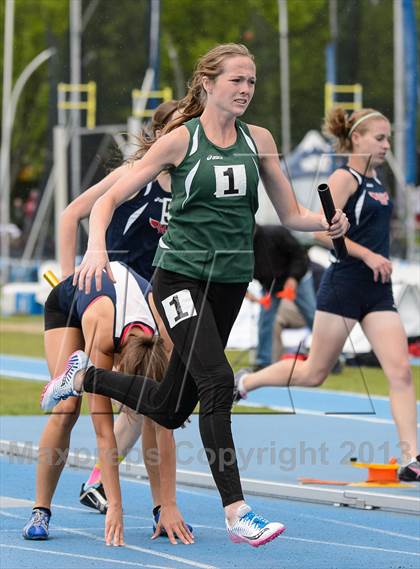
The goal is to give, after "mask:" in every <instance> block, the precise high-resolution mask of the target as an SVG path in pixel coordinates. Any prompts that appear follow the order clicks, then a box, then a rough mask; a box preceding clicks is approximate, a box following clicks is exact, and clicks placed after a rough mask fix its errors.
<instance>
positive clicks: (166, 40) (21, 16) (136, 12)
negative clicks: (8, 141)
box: [0, 0, 420, 177]
mask: <svg viewBox="0 0 420 569" xmlns="http://www.w3.org/2000/svg"><path fill="white" fill-rule="evenodd" d="M415 5H416V7H417V19H418V22H419V24H420V15H419V14H420V0H415ZM82 6H83V11H84V13H86V10H87V8H88V6H90V0H83V2H82ZM4 10H5V3H4V2H2V3H0V28H1V31H2V32H3V29H2V28H3V26H4ZM288 20H289V59H290V87H291V90H290V101H291V124H292V143H293V144H297V143H298V142H299V141H300V139H301V138H302V136H303V135H304V134H305V132H306V131H307V130H308V129H310V128H319V126H320V123H321V119H322V116H323V113H324V82H325V47H326V45H327V42H328V41H329V40H330V31H329V2H328V0H288ZM338 24H339V37H338V78H339V81H340V82H342V83H352V82H361V83H362V84H363V88H364V104H365V105H366V106H373V107H376V108H379V109H380V110H382V111H383V112H384V113H386V114H387V115H388V116H390V118H391V120H392V115H393V85H392V81H393V45H392V41H393V33H392V32H393V0H340V1H339V2H338ZM278 28H279V21H278V2H277V0H263V1H261V0H199V1H197V0H162V2H161V41H160V51H161V53H160V61H161V70H160V79H161V81H160V83H161V85H169V86H172V87H173V88H175V86H176V84H177V83H178V85H179V84H180V86H179V87H178V90H179V92H178V96H181V95H183V94H184V93H185V88H186V82H187V80H188V78H189V77H190V76H191V74H192V70H193V67H194V64H195V61H196V59H197V58H198V57H199V56H200V55H202V54H203V53H204V52H205V51H207V50H208V49H209V48H210V47H212V46H213V45H215V44H217V43H224V42H243V43H245V44H246V45H247V46H248V47H249V48H250V50H251V51H252V52H253V53H254V55H255V59H256V63H257V76H258V81H257V84H258V86H257V90H256V94H255V98H254V101H253V103H252V104H251V106H250V109H249V111H248V112H247V116H246V117H245V120H248V121H249V122H251V123H255V124H260V125H263V126H266V127H267V128H269V129H270V130H271V131H272V132H273V135H274V137H275V139H276V140H277V142H278V144H279V146H280V144H281V137H280V133H281V116H280V105H281V103H280V62H279V33H278ZM419 36H420V34H419ZM148 42H149V0H136V1H134V0H119V2H118V3H114V2H111V1H110V0H100V1H99V3H98V4H97V6H96V9H95V11H94V12H93V14H92V17H91V19H90V21H89V22H88V23H87V25H86V27H85V29H84V30H83V71H82V75H83V79H82V80H83V81H84V82H85V81H89V80H93V81H96V82H97V122H98V124H102V125H103V124H122V123H124V122H125V121H126V119H127V117H128V115H129V114H130V110H131V90H132V89H133V88H135V87H139V86H140V85H141V82H142V79H143V75H144V71H145V69H146V66H147V60H148ZM49 46H55V47H56V48H57V56H55V57H54V58H53V59H52V60H50V61H49V62H48V63H44V64H43V65H42V66H41V67H40V68H39V69H38V70H37V71H36V72H35V73H34V74H33V75H32V77H31V78H30V80H29V82H28V84H27V86H26V87H25V89H24V92H23V94H22V96H21V98H20V101H19V106H18V111H17V116H16V121H15V126H14V131H13V133H14V134H13V151H12V161H13V163H12V175H14V176H15V177H16V175H17V174H18V173H19V172H20V171H21V170H22V168H23V167H24V166H25V165H31V166H32V167H33V168H34V170H35V172H38V173H39V174H40V173H42V174H43V175H44V177H45V175H46V173H47V172H46V170H47V169H48V167H49V165H48V163H47V160H48V158H49V157H50V151H51V144H50V139H51V127H52V126H53V125H54V124H55V123H56V85H57V83H58V82H59V81H68V80H69V0H15V37H14V81H16V79H17V77H18V76H19V74H20V73H21V72H22V70H23V69H24V67H25V66H26V65H27V64H28V63H29V62H30V61H31V60H32V59H33V58H34V57H35V56H36V55H37V54H38V53H40V52H41V51H42V50H44V49H45V48H47V47H49ZM170 48H174V50H175V57H174V55H173V54H172V56H171V57H170V56H169V50H170ZM2 56H3V42H1V45H0V69H1V70H2V65H3V57H2ZM1 88H2V86H1V85H0V89H1ZM175 92H176V93H177V90H175ZM419 123H420V121H419ZM419 128H420V126H419ZM89 138H90V137H89ZM84 145H87V142H84ZM86 148H87V151H85V146H84V153H85V155H86V154H87V155H88V156H87V158H86V161H87V160H88V159H89V154H92V155H93V153H94V152H96V146H95V147H94V148H90V147H87V146H86ZM39 177H41V176H39Z"/></svg>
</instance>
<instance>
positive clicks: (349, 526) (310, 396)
mask: <svg viewBox="0 0 420 569" xmlns="http://www.w3.org/2000/svg"><path fill="white" fill-rule="evenodd" d="M15 360H16V358H15ZM18 360H19V361H17V362H16V361H15V362H12V358H11V359H10V360H7V362H6V363H5V361H4V360H3V363H2V373H4V374H5V375H6V373H5V369H6V368H7V369H8V370H9V371H12V372H13V369H11V368H12V367H13V366H15V368H14V369H15V370H16V366H21V367H20V369H18V370H17V371H16V373H21V374H27V375H28V378H29V377H30V376H31V375H32V376H33V374H36V375H38V376H42V375H43V374H45V376H47V371H46V368H45V367H44V368H43V367H42V366H43V365H44V366H45V364H44V363H43V362H42V361H39V360H32V359H31V358H28V359H22V358H19V359H18ZM12 364H13V366H12ZM8 375H9V374H8ZM39 379H41V377H39ZM40 388H41V386H40ZM250 402H251V403H254V404H270V405H272V406H275V407H281V408H286V409H288V410H289V411H292V410H294V411H295V414H285V415H281V416H279V415H251V416H248V415H239V416H234V417H233V419H232V425H233V430H234V436H235V442H236V447H237V453H238V459H239V460H238V461H239V466H240V468H241V474H242V476H244V477H247V478H256V479H259V480H271V481H278V482H288V483H296V482H297V478H298V477H299V476H308V477H316V478H327V479H331V478H333V479H338V480H340V479H341V480H352V481H361V480H363V479H364V478H365V477H366V473H365V471H362V470H360V469H355V468H351V467H350V466H349V465H348V460H349V458H350V456H357V457H358V458H359V460H363V461H368V462H375V461H377V462H384V461H386V460H387V459H388V458H389V456H390V455H396V456H399V449H398V447H397V446H396V444H395V441H396V432H395V427H394V425H393V421H392V419H391V416H390V411H389V403H388V401H387V399H386V398H373V399H369V398H368V397H367V396H352V395H343V394H337V393H333V392H324V391H322V392H321V391H317V390H306V389H305V390H298V389H294V390H293V391H292V392H288V390H285V389H282V390H281V389H264V390H259V391H256V392H254V393H253V394H252V396H251V397H250ZM332 411H335V412H340V411H341V412H347V413H350V415H328V414H325V413H326V412H327V413H328V412H332ZM354 413H355V414H354ZM357 413H362V414H357ZM364 413H369V414H364ZM0 420H1V423H0V426H1V430H0V437H1V438H2V439H7V440H16V441H23V442H27V443H29V444H33V445H37V444H38V440H39V436H40V434H41V432H42V429H43V427H44V425H45V423H46V420H47V417H45V416H37V417H1V419H0ZM197 423H198V421H197V417H195V416H194V417H193V418H192V423H191V424H190V425H188V427H187V428H186V429H179V430H178V431H177V432H176V440H177V451H178V457H177V458H178V468H181V469H183V470H191V471H200V472H208V471H209V469H208V465H207V461H206V459H205V457H204V455H203V452H202V446H201V441H200V437H199V433H198V424H197ZM95 446H96V443H95V437H94V434H93V430H92V425H91V420H90V417H81V418H80V419H79V421H78V423H77V425H76V427H75V429H74V431H73V434H72V441H71V449H72V451H73V452H78V451H80V450H83V452H85V453H86V452H88V453H92V454H94V453H95ZM129 459H130V460H132V461H135V462H138V461H139V460H140V461H141V457H139V453H138V450H135V451H133V452H132V453H131V454H130V455H129ZM0 474H1V477H0V478H1V487H0V495H1V496H3V498H2V499H1V501H0V513H1V516H0V520H1V531H0V535H1V544H0V545H1V549H0V558H1V564H0V565H1V569H9V568H10V569H15V568H16V567H31V568H33V567H36V568H38V567H43V568H46V569H48V568H49V567H74V566H75V564H78V565H79V566H80V567H81V568H84V567H93V568H95V567H101V569H102V568H105V567H120V566H121V567H123V566H126V567H150V568H152V567H154V568H165V569H167V568H176V569H178V568H181V567H185V568H187V567H200V568H204V567H218V568H223V569H225V568H226V569H230V568H236V567H241V569H244V568H248V567H251V566H254V565H255V567H257V568H258V569H259V568H262V569H274V568H277V567H288V568H289V567H296V568H299V569H306V568H311V569H314V568H316V569H317V568H328V569H330V568H337V569H338V568H340V569H341V568H347V567H348V568H352V569H354V568H358V569H359V568H360V569H364V568H369V569H377V568H378V569H379V568H383V569H388V568H389V569H391V568H392V569H394V568H395V569H397V568H404V569H409V568H418V567H419V566H420V538H419V535H420V519H419V518H418V517H417V518H416V517H414V516H411V515H398V514H394V513H389V512H384V511H365V510H356V509H350V508H334V507H333V506H320V505H314V504H309V503H302V502H296V501H294V502H291V501H287V500H276V499H268V498H261V497H255V496H254V497H250V498H249V501H250V503H251V505H252V506H253V508H254V509H255V510H256V511H258V512H259V513H261V514H262V515H264V516H265V517H267V518H269V519H273V520H280V521H282V522H283V523H285V525H286V527H287V531H286V532H285V534H283V535H282V536H280V537H279V538H278V539H276V540H275V541H273V542H272V543H270V544H268V545H266V546H265V547H263V548H260V549H258V550H254V549H252V548H250V547H248V546H244V545H243V546H238V545H234V544H232V543H231V542H230V541H229V540H228V539H227V537H226V532H225V529H224V520H223V513H222V509H221V505H220V499H219V497H218V495H217V493H216V492H214V491H211V490H200V489H198V490H197V489H188V488H186V487H179V488H178V503H179V506H180V508H181V511H182V513H183V515H184V516H185V518H186V519H187V521H188V522H190V523H191V524H192V525H193V526H194V528H195V535H196V543H195V544H194V545H192V546H184V545H182V544H179V545H178V546H177V547H174V546H171V545H170V544H169V543H168V542H167V541H166V540H164V539H159V540H157V541H154V542H151V541H150V535H151V500H150V493H149V488H148V485H147V484H146V483H144V482H142V481H135V480H128V479H127V480H123V481H122V489H123V499H124V512H125V540H126V543H127V546H126V547H125V548H118V549H117V548H112V547H111V548H106V546H105V545H104V543H103V539H102V534H103V524H104V517H103V516H101V515H99V514H97V513H95V512H93V511H89V510H88V509H85V508H83V507H82V506H80V504H79V502H78V492H79V489H80V485H81V483H82V482H83V481H84V480H85V478H86V471H83V470H78V469H74V468H71V469H69V468H67V469H65V470H64V472H63V476H62V478H61V480H60V483H59V486H58V490H57V493H56V495H55V498H54V507H53V518H52V522H51V539H50V540H49V541H47V542H28V541H24V540H23V539H22V538H21V535H20V534H21V529H22V527H23V525H24V523H25V522H26V520H27V518H28V516H29V513H30V509H31V506H32V501H33V499H34V493H35V488H34V486H35V466H34V464H31V463H26V464H25V463H22V462H20V463H19V459H17V458H14V459H9V458H5V457H3V458H1V459H0ZM371 491H372V492H373V491H375V490H373V489H372V490H371ZM385 491H386V492H392V493H393V494H397V495H404V496H411V497H413V496H419V487H418V485H411V487H410V488H404V489H403V488H401V489H397V490H395V489H387V490H384V489H380V492H382V493H384V492H385ZM16 499H18V500H23V501H22V502H18V501H16Z"/></svg>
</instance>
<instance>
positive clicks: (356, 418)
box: [233, 402, 420, 427]
mask: <svg viewBox="0 0 420 569" xmlns="http://www.w3.org/2000/svg"><path fill="white" fill-rule="evenodd" d="M241 405H244V406H245V403H242V402H241ZM247 406H250V407H256V408H258V407H266V408H268V409H271V410H272V411H279V412H281V413H287V414H290V415H310V416H312V417H325V418H327V419H344V420H345V421H362V422H363V423H374V424H377V425H394V424H395V423H394V421H393V419H381V418H380V417H374V416H373V417H371V416H369V417H367V416H366V415H362V414H360V415H357V414H356V415H352V414H348V415H347V414H346V412H345V411H343V412H340V413H337V414H334V413H331V412H328V413H326V412H325V411H313V410H312V409H301V408H300V407H296V408H295V409H292V408H291V407H279V406H277V405H261V404H252V405H251V404H249V403H248V404H247ZM372 415H375V413H372ZM233 416H235V415H233ZM417 427H420V423H417Z"/></svg>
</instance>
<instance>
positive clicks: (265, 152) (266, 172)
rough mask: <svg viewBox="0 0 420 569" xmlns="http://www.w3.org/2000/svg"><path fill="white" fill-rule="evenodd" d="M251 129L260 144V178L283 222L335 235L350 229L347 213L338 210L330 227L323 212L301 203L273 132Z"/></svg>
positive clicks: (257, 128)
mask: <svg viewBox="0 0 420 569" xmlns="http://www.w3.org/2000/svg"><path fill="white" fill-rule="evenodd" d="M250 129H251V133H252V136H253V138H254V140H255V142H256V143H257V147H258V154H259V158H260V174H261V179H262V181H263V184H264V187H265V191H266V192H267V195H268V197H269V198H270V200H271V203H272V204H273V206H274V209H275V210H276V212H277V215H278V216H279V218H280V220H281V222H282V223H283V224H284V225H286V226H287V227H289V228H290V229H295V230H297V231H328V233H329V235H331V236H332V237H340V236H342V235H344V233H345V232H346V231H347V229H348V222H347V219H346V217H345V216H344V214H343V213H342V212H337V213H336V215H335V216H334V219H333V224H332V225H331V226H329V225H328V223H327V221H326V219H325V217H324V216H323V215H321V214H320V213H314V212H311V211H310V210H308V209H306V208H305V207H303V206H302V205H301V204H299V203H298V202H297V200H296V197H295V195H294V193H293V190H292V187H291V185H290V183H289V181H288V180H287V178H286V176H285V175H284V174H283V172H282V169H281V167H280V160H279V154H278V151H277V148H276V144H275V142H274V139H273V137H272V136H271V134H270V132H269V131H268V130H266V129H264V128H260V127H257V126H250Z"/></svg>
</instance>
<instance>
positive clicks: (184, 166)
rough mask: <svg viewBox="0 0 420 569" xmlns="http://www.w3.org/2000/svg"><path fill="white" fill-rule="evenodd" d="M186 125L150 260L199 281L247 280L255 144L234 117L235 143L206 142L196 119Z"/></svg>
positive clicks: (254, 195)
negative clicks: (186, 137)
mask: <svg viewBox="0 0 420 569" xmlns="http://www.w3.org/2000/svg"><path fill="white" fill-rule="evenodd" d="M185 126H186V127H187V128H188V130H189V132H190V142H189V145H188V150H187V153H186V156H185V158H184V159H183V161H182V162H181V164H180V165H179V166H177V167H176V168H173V169H171V170H170V174H171V185H172V202H171V205H170V209H169V215H170V218H169V225H168V229H167V231H166V233H165V235H164V236H163V237H162V238H161V239H160V242H159V246H158V249H157V251H156V255H155V258H154V261H153V264H154V265H155V266H156V267H160V268H162V269H166V270H168V271H173V272H176V273H180V274H182V275H187V276H189V277H192V278H194V279H199V280H210V281H213V282H221V283H238V282H248V281H250V280H252V277H253V272H254V252H253V232H254V223H255V222H254V216H255V212H256V211H257V209H258V191H257V190H258V182H259V158H258V154H257V149H256V145H255V143H254V141H253V140H252V138H251V136H250V133H249V129H248V126H247V125H246V124H245V123H243V122H241V121H239V120H237V121H236V125H235V126H236V131H237V139H236V142H235V143H234V144H233V145H232V146H229V147H228V148H220V147H219V146H216V145H215V144H213V143H212V142H210V140H208V138H207V137H206V135H205V132H204V129H203V127H202V125H201V122H200V120H199V118H194V119H191V120H190V121H188V122H187V123H185Z"/></svg>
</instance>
